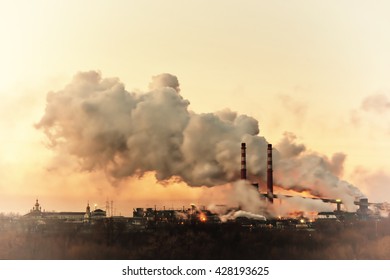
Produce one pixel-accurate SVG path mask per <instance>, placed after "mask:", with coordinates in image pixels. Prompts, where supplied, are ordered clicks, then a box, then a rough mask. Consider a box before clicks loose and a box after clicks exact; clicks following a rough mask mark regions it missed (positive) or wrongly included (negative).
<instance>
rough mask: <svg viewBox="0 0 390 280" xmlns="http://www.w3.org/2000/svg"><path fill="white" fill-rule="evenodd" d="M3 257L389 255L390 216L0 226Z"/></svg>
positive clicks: (146, 257) (194, 257) (207, 257)
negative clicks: (281, 224) (336, 220)
mask: <svg viewBox="0 0 390 280" xmlns="http://www.w3.org/2000/svg"><path fill="white" fill-rule="evenodd" d="M0 259H16V260H17V259H76V260H79V259H90V260H93V259H105V260H109V259H217V260H218V259H276V260H279V259H304V260H308V259H350V260H352V259H390V219H385V220H382V221H379V222H375V221H368V222H358V223H355V224H353V225H348V226H347V225H342V226H340V225H337V226H336V225H325V226H323V227H322V228H317V229H316V230H314V231H313V230H311V231H308V230H296V229H267V228H254V229H249V228H243V227H241V226H239V225H236V224H222V225H184V226H183V225H180V226H178V225H176V226H165V227H162V228H157V229H150V230H146V231H145V230H144V231H129V230H128V229H127V228H126V226H125V225H124V224H114V225H113V224H107V223H101V224H96V225H92V226H89V227H87V228H86V227H85V226H80V225H78V226H75V225H65V224H60V225H58V224H57V225H55V226H50V227H49V226H47V227H45V228H41V229H31V228H26V227H20V226H19V227H15V226H7V227H2V228H1V227H0Z"/></svg>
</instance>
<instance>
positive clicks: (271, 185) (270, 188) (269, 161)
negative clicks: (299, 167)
mask: <svg viewBox="0 0 390 280" xmlns="http://www.w3.org/2000/svg"><path fill="white" fill-rule="evenodd" d="M267 197H268V201H269V202H270V203H274V180H273V176H272V144H268V149H267Z"/></svg>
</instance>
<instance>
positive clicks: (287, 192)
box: [274, 186, 317, 198]
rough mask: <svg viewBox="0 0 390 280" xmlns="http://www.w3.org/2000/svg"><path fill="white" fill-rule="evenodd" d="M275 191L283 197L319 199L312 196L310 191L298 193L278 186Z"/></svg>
mask: <svg viewBox="0 0 390 280" xmlns="http://www.w3.org/2000/svg"><path fill="white" fill-rule="evenodd" d="M274 190H275V193H276V194H281V195H291V196H300V197H308V198H317V196H314V195H312V194H311V193H310V192H308V191H302V192H298V191H295V190H286V189H283V188H281V187H278V186H274Z"/></svg>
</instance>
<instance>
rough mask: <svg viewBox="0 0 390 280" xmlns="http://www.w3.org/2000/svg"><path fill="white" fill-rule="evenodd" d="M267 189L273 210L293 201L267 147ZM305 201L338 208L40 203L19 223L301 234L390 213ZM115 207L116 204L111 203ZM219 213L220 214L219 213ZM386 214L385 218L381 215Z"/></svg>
mask: <svg viewBox="0 0 390 280" xmlns="http://www.w3.org/2000/svg"><path fill="white" fill-rule="evenodd" d="M266 179H267V182H266V183H267V184H266V186H267V188H266V192H261V191H260V189H259V184H258V183H252V184H251V185H252V186H253V187H254V188H256V190H257V191H258V194H259V197H258V199H259V200H262V201H263V202H264V203H265V204H274V205H273V207H278V205H277V204H278V203H277V201H279V200H280V201H282V200H283V199H285V198H289V197H293V196H292V195H284V194H283V195H281V194H276V193H274V183H273V164H272V145H271V144H268V147H267V176H266ZM241 180H244V181H247V166H246V144H245V143H241ZM304 198H305V199H315V200H321V201H323V202H324V203H331V204H334V205H335V207H334V208H335V210H334V211H329V212H317V213H316V215H315V217H306V216H305V215H304V212H300V211H299V209H297V213H298V214H297V213H296V214H295V215H294V216H288V217H273V216H270V215H267V214H266V213H250V212H247V211H244V210H243V209H242V208H244V207H242V206H243V205H235V206H231V205H229V206H228V205H218V206H217V208H218V211H214V212H212V211H210V210H208V209H206V207H198V206H196V205H190V206H189V207H187V208H186V207H183V208H182V209H165V207H163V209H158V208H157V207H154V208H142V207H140V208H135V209H133V212H132V215H131V216H129V217H124V216H115V215H113V211H112V209H111V210H110V205H109V203H108V202H107V204H106V209H105V210H102V209H98V208H96V206H95V209H91V207H90V205H89V203H87V206H86V208H85V211H80V212H47V211H44V210H43V211H42V207H41V206H40V203H39V201H38V199H37V200H36V202H35V205H34V206H33V208H32V209H31V210H30V212H29V213H27V214H25V215H24V216H22V217H20V218H19V219H20V220H21V221H23V222H24V223H25V224H28V225H29V228H30V229H31V228H34V226H35V228H45V227H47V226H48V225H51V224H53V223H66V224H73V225H74V224H78V225H83V226H88V225H91V224H96V223H105V222H107V221H110V222H121V223H123V224H125V226H126V228H128V229H129V230H147V229H151V228H156V227H160V226H166V225H178V226H180V225H188V224H191V225H196V224H224V223H236V224H239V225H242V226H243V227H244V228H254V227H259V228H270V229H272V228H285V227H289V228H296V229H299V230H302V229H308V230H315V229H316V225H321V224H323V223H324V222H326V223H345V222H348V223H351V222H354V221H361V220H379V219H381V217H382V216H383V213H384V212H385V213H387V215H388V212H389V210H390V207H389V204H388V203H370V202H369V201H368V199H367V198H360V199H359V200H357V201H355V204H356V205H357V206H358V209H357V211H356V212H347V211H344V210H342V207H341V205H342V204H343V201H342V200H340V199H338V198H321V197H304ZM111 205H112V202H111ZM215 212H217V213H215ZM379 213H382V216H381V215H380V214H379Z"/></svg>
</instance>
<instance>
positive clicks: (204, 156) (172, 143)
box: [36, 71, 360, 201]
mask: <svg viewBox="0 0 390 280" xmlns="http://www.w3.org/2000/svg"><path fill="white" fill-rule="evenodd" d="M149 89H150V90H149V91H148V92H145V93H141V94H136V93H133V92H129V91H127V90H126V89H125V86H124V85H123V84H122V83H121V82H120V81H119V79H117V78H102V77H101V75H100V73H98V72H95V71H90V72H81V73H78V74H77V75H75V76H74V78H73V80H72V81H71V82H70V83H69V84H68V85H66V86H65V88H64V89H62V90H59V91H55V92H49V93H48V94H47V105H46V110H45V114H44V115H43V117H42V118H41V120H40V121H39V122H38V123H37V124H36V127H37V128H38V129H40V130H42V131H43V132H44V133H45V134H46V136H47V138H48V139H49V142H50V144H51V146H52V147H53V148H54V149H56V150H57V151H58V152H60V153H66V154H69V155H71V156H73V157H74V158H75V159H76V160H77V161H78V162H79V163H80V166H81V168H82V169H83V170H86V171H95V170H104V171H105V172H106V173H107V175H108V177H109V178H111V179H112V180H114V181H115V180H120V179H122V178H126V177H129V176H142V175H143V174H144V173H145V172H149V171H152V172H155V174H156V178H157V180H158V181H160V182H166V181H169V180H172V179H175V180H182V181H184V182H185V183H187V184H188V185H189V186H215V185H221V184H225V183H226V182H232V181H235V180H238V179H240V177H241V176H240V172H239V169H238V166H240V149H239V147H240V143H246V147H247V148H248V150H250V153H248V154H247V155H246V174H247V175H246V176H247V177H248V179H250V180H257V179H258V178H260V179H261V180H262V181H263V182H265V180H266V173H267V172H266V170H267V169H266V165H267V164H266V159H265V157H266V151H267V144H268V143H267V141H266V140H265V138H264V137H261V136H259V135H258V134H259V126H258V122H257V120H255V119H254V118H252V117H249V116H247V115H239V114H237V113H236V112H233V111H231V110H228V109H225V110H223V111H220V112H216V113H205V114H198V113H194V112H191V111H189V110H188V106H189V101H188V100H186V99H184V98H183V97H182V96H181V95H180V94H179V82H178V79H177V78H176V77H175V76H173V75H170V74H162V75H158V76H155V77H153V80H152V83H151V84H150V85H149ZM294 141H295V140H294V139H291V137H290V138H286V139H284V142H283V143H282V144H283V147H284V148H283V149H281V150H282V152H281V153H279V152H278V151H277V149H278V146H277V149H276V150H275V149H274V159H273V164H274V183H275V185H278V186H280V187H283V188H287V189H296V190H300V189H301V188H302V189H303V188H304V189H305V190H309V191H310V192H312V193H314V194H318V195H323V196H327V197H338V198H341V199H343V200H345V199H349V200H350V201H353V200H354V197H355V196H356V195H359V194H360V191H358V190H357V189H356V188H355V187H353V186H351V185H350V184H348V183H346V182H344V181H341V180H339V179H338V177H337V175H338V174H336V173H337V172H335V170H336V169H340V168H341V167H342V163H343V158H342V157H341V156H337V157H335V159H334V161H330V160H327V159H326V158H325V157H323V156H320V155H317V154H314V153H307V152H305V148H304V147H303V146H302V145H301V146H299V145H298V146H297V145H295V144H294ZM297 147H298V148H299V149H298V151H297V152H294V150H296V148H297ZM283 151H289V152H288V153H287V152H286V153H287V155H284V154H283ZM340 165H341V166H340Z"/></svg>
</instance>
